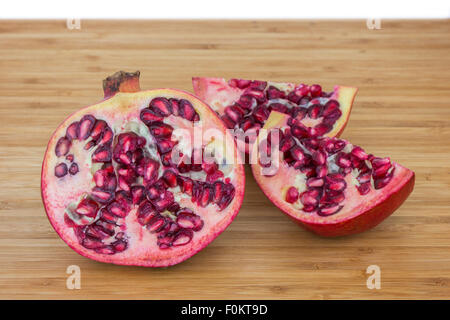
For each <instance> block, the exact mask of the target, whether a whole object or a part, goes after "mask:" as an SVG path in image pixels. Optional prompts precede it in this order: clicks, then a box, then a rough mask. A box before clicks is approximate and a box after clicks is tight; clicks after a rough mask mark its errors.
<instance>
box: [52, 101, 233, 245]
mask: <svg viewBox="0 0 450 320" xmlns="http://www.w3.org/2000/svg"><path fill="white" fill-rule="evenodd" d="M170 115H174V116H180V117H183V118H185V119H187V120H189V121H198V120H199V119H200V118H199V115H198V114H197V112H196V111H195V109H194V108H193V106H192V104H191V103H190V102H189V101H187V100H177V99H165V98H162V97H161V98H155V99H153V100H152V101H151V102H150V105H149V107H148V108H145V109H143V110H142V111H141V120H142V121H143V122H144V124H145V125H147V127H148V128H149V131H150V133H151V134H152V136H153V137H154V139H155V143H156V147H157V150H158V153H159V156H160V161H161V163H160V162H159V161H158V160H155V159H153V158H151V157H150V156H149V155H148V154H147V152H146V145H147V144H148V141H147V140H146V139H145V138H144V137H141V136H139V135H137V134H135V133H133V132H125V133H121V134H119V135H117V136H116V137H115V138H114V133H113V132H112V130H111V128H110V127H109V126H108V125H107V124H106V122H105V121H103V120H97V119H95V117H93V116H92V115H86V116H84V117H83V118H82V119H81V120H80V121H78V122H74V123H73V124H71V125H70V126H69V127H68V129H67V132H66V136H65V137H62V138H60V140H59V141H58V143H57V145H56V148H55V153H56V155H57V156H58V157H62V156H66V160H68V161H72V162H73V160H74V159H73V155H68V153H69V150H70V148H71V144H72V141H73V140H74V139H78V140H80V141H84V140H87V143H86V144H85V147H84V149H86V150H89V149H91V148H93V147H96V149H95V151H94V152H93V153H92V161H93V162H94V163H103V165H102V166H101V168H100V169H99V170H97V171H96V172H95V173H94V182H95V187H93V188H92V190H91V191H90V193H89V194H88V195H87V196H86V197H85V198H84V199H82V200H81V201H80V202H79V203H78V205H77V207H76V208H75V209H74V210H73V212H71V214H72V215H78V216H80V217H81V216H84V217H87V218H89V219H87V220H86V219H85V220H83V221H86V222H85V225H78V224H76V223H75V222H74V221H73V220H71V218H70V217H69V216H68V215H67V214H66V216H65V219H66V223H67V224H69V225H70V226H72V227H73V228H74V230H75V234H76V235H77V237H78V239H79V241H80V243H81V244H82V245H83V246H84V247H86V248H88V249H92V250H94V251H96V252H98V253H103V254H114V253H117V252H121V251H124V250H125V249H126V248H127V246H128V241H127V236H126V234H125V233H124V232H123V230H122V229H124V228H125V225H124V221H123V219H124V218H126V217H127V215H128V214H129V212H130V211H131V210H132V209H133V208H134V207H137V208H138V210H137V220H138V222H139V223H140V224H141V225H143V226H145V228H146V229H147V230H148V231H149V232H151V233H154V234H155V235H156V239H157V244H158V246H159V247H160V248H161V249H167V248H170V247H176V246H182V245H186V244H187V243H189V242H190V241H191V240H192V237H193V234H194V232H197V231H200V230H201V229H202V227H203V225H204V222H203V220H202V219H201V217H200V216H199V215H197V214H195V213H194V212H192V211H191V210H190V209H188V208H181V207H180V205H179V204H178V203H177V202H176V201H175V197H174V194H173V192H172V191H170V190H169V189H170V188H175V187H178V186H179V187H180V190H181V191H182V192H183V193H185V194H187V195H189V196H191V200H192V202H193V203H196V204H198V205H199V206H201V207H205V206H207V205H208V204H210V203H215V204H216V205H217V207H218V210H223V209H224V208H226V207H227V206H228V205H229V204H230V202H231V201H232V200H233V198H234V194H235V189H234V186H233V185H232V184H230V183H229V182H228V181H222V180H223V178H224V174H223V173H222V172H221V171H220V170H219V166H218V164H217V163H215V162H206V161H203V160H202V161H201V163H200V164H194V163H192V164H191V163H186V162H181V163H179V164H174V163H173V162H172V157H171V152H172V149H173V147H174V146H175V145H176V143H177V142H176V141H172V140H171V137H172V131H173V128H172V127H171V126H170V125H168V124H166V123H164V122H163V119H164V117H167V116H170ZM192 154H194V152H192ZM200 159H202V158H200ZM113 163H114V165H113ZM64 164H65V163H64ZM66 169H67V168H66ZM189 171H204V172H205V173H206V181H199V180H193V179H191V178H189V177H187V176H184V175H182V173H188V172H189ZM69 172H70V169H69ZM160 173H161V174H160ZM66 174H67V172H66V173H65V174H61V164H58V165H57V166H56V167H55V175H56V176H57V177H58V178H63V177H64V176H66ZM121 219H122V220H121Z"/></svg>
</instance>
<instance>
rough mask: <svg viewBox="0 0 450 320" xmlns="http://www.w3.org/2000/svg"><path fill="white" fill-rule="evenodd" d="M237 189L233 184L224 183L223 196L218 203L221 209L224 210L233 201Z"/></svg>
mask: <svg viewBox="0 0 450 320" xmlns="http://www.w3.org/2000/svg"><path fill="white" fill-rule="evenodd" d="M235 193H236V190H235V189H234V186H233V185H232V184H228V183H227V184H224V185H223V196H222V199H221V200H220V201H219V203H218V204H217V205H218V207H219V211H222V210H223V209H225V208H226V207H228V205H229V204H230V203H231V202H232V201H233V199H234V195H235Z"/></svg>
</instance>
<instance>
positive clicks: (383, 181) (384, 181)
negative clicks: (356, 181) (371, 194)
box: [374, 169, 395, 190]
mask: <svg viewBox="0 0 450 320" xmlns="http://www.w3.org/2000/svg"><path fill="white" fill-rule="evenodd" d="M394 170H395V169H394ZM394 170H392V171H391V172H390V173H389V174H388V175H386V176H385V177H384V178H381V179H375V180H374V186H375V189H377V190H378V189H381V188H384V187H385V186H386V185H387V184H388V183H389V182H390V181H391V180H392V177H393V176H394Z"/></svg>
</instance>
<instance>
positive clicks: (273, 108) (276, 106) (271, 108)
mask: <svg viewBox="0 0 450 320" xmlns="http://www.w3.org/2000/svg"><path fill="white" fill-rule="evenodd" d="M268 110H269V111H278V112H281V113H286V114H288V113H289V111H290V110H289V109H288V107H287V106H286V105H284V104H282V103H271V104H270V105H269V107H268Z"/></svg>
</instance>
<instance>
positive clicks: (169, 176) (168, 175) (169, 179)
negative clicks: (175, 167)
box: [162, 170, 177, 188]
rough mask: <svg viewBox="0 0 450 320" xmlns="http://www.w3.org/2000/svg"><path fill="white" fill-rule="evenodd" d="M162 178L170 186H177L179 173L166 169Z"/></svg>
mask: <svg viewBox="0 0 450 320" xmlns="http://www.w3.org/2000/svg"><path fill="white" fill-rule="evenodd" d="M162 179H163V180H164V182H165V183H166V184H167V186H168V187H170V188H175V187H176V186H177V175H176V174H175V172H173V171H172V170H165V171H164V173H163V175H162Z"/></svg>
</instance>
